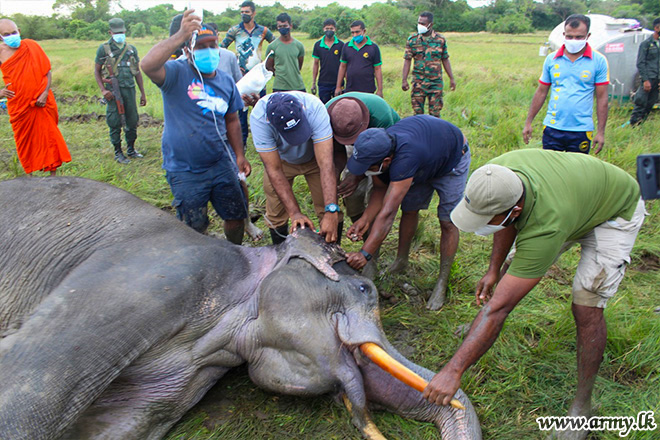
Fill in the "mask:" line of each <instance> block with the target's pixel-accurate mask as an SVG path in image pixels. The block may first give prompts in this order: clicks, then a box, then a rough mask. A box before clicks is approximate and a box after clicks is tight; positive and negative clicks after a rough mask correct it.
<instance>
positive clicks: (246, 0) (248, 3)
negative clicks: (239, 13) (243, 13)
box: [241, 0, 257, 12]
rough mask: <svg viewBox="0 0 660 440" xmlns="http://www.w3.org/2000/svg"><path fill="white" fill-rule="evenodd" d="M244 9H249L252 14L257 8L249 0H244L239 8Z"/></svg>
mask: <svg viewBox="0 0 660 440" xmlns="http://www.w3.org/2000/svg"><path fill="white" fill-rule="evenodd" d="M245 7H247V8H250V10H252V12H254V10H255V9H256V8H257V7H256V6H255V4H254V2H251V1H250V0H245V1H244V2H243V3H241V8H245Z"/></svg>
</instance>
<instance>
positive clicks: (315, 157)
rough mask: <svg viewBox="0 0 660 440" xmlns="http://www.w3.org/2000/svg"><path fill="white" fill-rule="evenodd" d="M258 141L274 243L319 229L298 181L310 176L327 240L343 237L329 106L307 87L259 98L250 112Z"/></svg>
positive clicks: (256, 145) (308, 183) (308, 178)
mask: <svg viewBox="0 0 660 440" xmlns="http://www.w3.org/2000/svg"><path fill="white" fill-rule="evenodd" d="M250 125H251V127H252V139H253V140H254V146H255V148H256V150H257V152H258V153H259V156H260V157H261V160H262V162H263V164H264V168H265V173H264V192H265V194H266V221H267V222H268V224H269V227H270V234H271V238H272V240H273V244H278V243H281V242H282V241H284V238H286V235H287V234H288V230H289V228H288V222H289V218H291V222H292V224H291V230H292V231H293V230H296V229H298V228H305V227H309V228H314V224H313V223H312V221H311V220H310V219H309V218H308V217H307V216H305V215H304V214H302V213H301V212H300V207H299V205H298V202H297V201H296V198H295V196H294V194H293V189H292V185H293V180H294V179H295V177H296V176H301V175H302V176H305V180H306V181H307V186H308V187H309V190H310V192H311V194H312V200H313V202H314V210H315V211H316V215H317V216H318V218H319V220H320V222H321V227H320V230H319V232H320V234H321V235H324V236H325V239H326V241H327V242H335V241H337V239H338V237H340V236H341V232H339V233H338V228H341V226H342V224H341V219H342V214H341V212H340V210H339V206H338V205H337V175H336V173H335V166H334V163H333V144H332V128H331V126H330V118H329V116H328V112H327V111H326V109H325V106H324V105H323V103H322V102H321V100H320V99H318V98H317V97H316V96H314V95H310V94H308V93H304V92H294V91H292V92H278V93H273V94H270V95H266V96H264V97H263V98H261V99H260V100H259V102H258V103H257V105H256V106H255V107H254V109H253V110H252V114H251V115H250Z"/></svg>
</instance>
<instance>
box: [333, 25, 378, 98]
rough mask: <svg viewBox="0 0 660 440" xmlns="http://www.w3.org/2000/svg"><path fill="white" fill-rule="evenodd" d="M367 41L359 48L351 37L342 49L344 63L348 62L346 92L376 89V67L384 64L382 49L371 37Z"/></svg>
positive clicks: (370, 91)
mask: <svg viewBox="0 0 660 440" xmlns="http://www.w3.org/2000/svg"><path fill="white" fill-rule="evenodd" d="M366 40H367V42H366V43H364V45H363V46H362V47H361V48H359V49H358V47H357V45H356V44H355V42H353V39H352V38H351V41H350V42H349V43H348V44H345V45H344V49H343V50H342V51H341V59H340V61H341V62H342V63H346V88H345V89H344V91H346V92H365V93H373V92H375V91H376V82H375V81H376V76H375V75H374V67H376V66H380V65H381V64H383V61H382V60H381V58H380V49H379V48H378V45H377V44H376V43H373V42H372V41H371V39H370V38H369V37H366Z"/></svg>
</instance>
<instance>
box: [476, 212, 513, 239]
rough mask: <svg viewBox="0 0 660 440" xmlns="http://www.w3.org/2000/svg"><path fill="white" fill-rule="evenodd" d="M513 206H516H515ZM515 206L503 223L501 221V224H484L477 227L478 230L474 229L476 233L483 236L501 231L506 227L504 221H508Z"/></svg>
mask: <svg viewBox="0 0 660 440" xmlns="http://www.w3.org/2000/svg"><path fill="white" fill-rule="evenodd" d="M513 208H515V206H514V207H513ZM513 208H511V211H509V214H508V215H507V216H506V218H505V219H504V221H502V223H500V224H499V225H484V226H482V227H480V228H479V229H477V230H476V231H474V233H475V234H477V235H480V236H482V237H487V236H489V235H491V234H494V233H496V232H498V231H501V230H502V229H504V228H506V226H504V223H506V222H507V221H508V220H509V217H511V214H513Z"/></svg>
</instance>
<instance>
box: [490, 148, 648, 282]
mask: <svg viewBox="0 0 660 440" xmlns="http://www.w3.org/2000/svg"><path fill="white" fill-rule="evenodd" d="M489 163H493V164H497V165H502V166H505V167H507V168H509V169H510V170H512V171H513V172H515V173H516V174H517V175H518V177H520V179H521V180H522V182H523V185H524V186H525V205H524V207H523V211H522V214H521V215H520V217H519V219H518V220H517V221H516V222H515V223H514V224H515V226H516V229H518V236H517V237H516V254H515V257H514V258H513V262H512V263H511V267H509V270H508V272H507V273H510V274H511V275H514V276H517V277H520V278H538V277H542V276H543V275H545V273H546V271H547V270H548V269H549V268H550V266H551V265H552V264H553V262H554V261H555V259H556V258H557V255H558V254H559V251H560V249H561V247H562V245H563V244H564V243H565V242H567V241H572V240H577V239H579V238H582V237H584V236H585V235H586V234H587V233H589V232H590V231H591V230H593V229H594V228H595V227H596V226H598V225H600V224H601V223H604V222H606V221H608V220H613V219H615V218H617V217H622V218H624V219H626V220H630V219H631V218H632V216H633V213H634V212H635V208H636V207H637V203H638V201H639V197H640V192H639V185H638V184H637V181H635V179H634V178H633V177H632V176H630V175H629V174H628V173H626V172H625V171H623V170H622V169H621V168H618V167H616V166H614V165H611V164H609V163H607V162H603V161H602V160H600V159H596V158H595V157H593V156H588V155H586V154H574V153H565V152H558V151H549V150H537V149H527V150H518V151H512V152H509V153H506V154H503V155H502V156H499V157H497V158H495V159H493V160H491V161H490V162H489Z"/></svg>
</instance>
